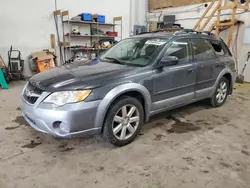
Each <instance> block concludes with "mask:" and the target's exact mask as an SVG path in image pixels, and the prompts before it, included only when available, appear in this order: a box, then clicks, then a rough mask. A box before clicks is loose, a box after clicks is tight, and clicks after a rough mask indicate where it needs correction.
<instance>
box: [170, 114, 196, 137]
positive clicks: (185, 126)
mask: <svg viewBox="0 0 250 188" xmlns="http://www.w3.org/2000/svg"><path fill="white" fill-rule="evenodd" d="M168 118H169V119H172V120H174V121H175V123H174V124H173V125H172V128H171V129H168V130H167V132H168V133H187V132H190V131H198V130H200V129H201V127H199V126H196V125H194V124H193V123H189V122H182V121H180V120H179V119H177V118H176V117H173V116H169V117H168Z"/></svg>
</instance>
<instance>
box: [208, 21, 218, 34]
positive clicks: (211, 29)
mask: <svg viewBox="0 0 250 188" xmlns="http://www.w3.org/2000/svg"><path fill="white" fill-rule="evenodd" d="M215 25H216V22H215V23H213V24H212V25H211V26H210V27H209V29H208V32H212V31H213V30H214V26H215Z"/></svg>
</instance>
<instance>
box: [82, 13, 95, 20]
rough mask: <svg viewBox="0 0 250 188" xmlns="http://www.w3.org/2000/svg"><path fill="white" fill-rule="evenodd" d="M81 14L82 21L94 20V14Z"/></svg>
mask: <svg viewBox="0 0 250 188" xmlns="http://www.w3.org/2000/svg"><path fill="white" fill-rule="evenodd" d="M80 15H81V20H82V21H90V22H91V21H92V14H90V13H82V14H80Z"/></svg>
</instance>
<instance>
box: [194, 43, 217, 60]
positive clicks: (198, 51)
mask: <svg viewBox="0 0 250 188" xmlns="http://www.w3.org/2000/svg"><path fill="white" fill-rule="evenodd" d="M191 43H192V46H193V52H194V59H195V60H196V61H205V60H208V59H214V58H215V57H216V56H215V54H214V51H213V49H212V47H211V45H210V44H209V42H208V41H207V40H204V39H191Z"/></svg>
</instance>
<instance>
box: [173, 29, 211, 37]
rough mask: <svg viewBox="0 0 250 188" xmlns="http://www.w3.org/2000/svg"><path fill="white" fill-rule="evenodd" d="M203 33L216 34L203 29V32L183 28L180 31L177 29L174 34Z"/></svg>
mask: <svg viewBox="0 0 250 188" xmlns="http://www.w3.org/2000/svg"><path fill="white" fill-rule="evenodd" d="M189 33H190V34H202V35H204V34H205V35H210V36H215V34H213V33H211V32H209V31H202V32H199V31H195V30H193V29H183V30H180V31H176V32H175V33H174V35H183V34H189Z"/></svg>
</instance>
